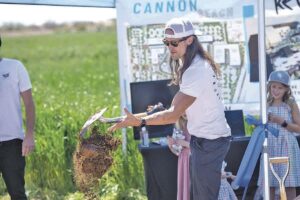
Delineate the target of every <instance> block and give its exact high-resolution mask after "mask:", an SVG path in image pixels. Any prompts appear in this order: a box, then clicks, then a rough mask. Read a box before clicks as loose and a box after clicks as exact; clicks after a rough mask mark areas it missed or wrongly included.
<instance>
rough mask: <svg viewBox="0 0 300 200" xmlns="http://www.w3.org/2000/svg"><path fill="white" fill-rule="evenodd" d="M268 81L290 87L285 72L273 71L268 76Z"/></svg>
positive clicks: (287, 75) (288, 78)
mask: <svg viewBox="0 0 300 200" xmlns="http://www.w3.org/2000/svg"><path fill="white" fill-rule="evenodd" d="M270 81H272V82H279V83H282V84H284V85H286V86H290V75H289V74H288V73H287V72H286V71H273V72H272V73H271V74H270V76H269V82H270Z"/></svg>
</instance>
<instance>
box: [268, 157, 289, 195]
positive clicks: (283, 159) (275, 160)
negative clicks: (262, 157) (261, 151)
mask: <svg viewBox="0 0 300 200" xmlns="http://www.w3.org/2000/svg"><path fill="white" fill-rule="evenodd" d="M269 162H270V167H271V171H272V173H273V175H274V176H275V177H276V179H277V180H278V182H279V187H280V200H286V192H285V187H284V181H285V179H286V177H287V175H288V173H289V168H290V165H289V157H274V158H269ZM273 164H286V165H287V167H286V172H285V174H284V176H283V177H282V179H281V178H280V177H279V175H278V174H277V173H276V172H275V170H274V168H273Z"/></svg>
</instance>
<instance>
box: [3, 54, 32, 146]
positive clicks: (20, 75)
mask: <svg viewBox="0 0 300 200" xmlns="http://www.w3.org/2000/svg"><path fill="white" fill-rule="evenodd" d="M29 89H31V82H30V79H29V75H28V73H27V71H26V69H25V67H24V65H23V64H22V63H21V62H20V61H18V60H14V59H7V58H3V59H2V60H0V142H2V141H7V140H12V139H16V138H20V139H24V131H23V128H22V112H21V111H22V109H21V96H20V95H21V94H20V93H21V92H24V91H26V90H29Z"/></svg>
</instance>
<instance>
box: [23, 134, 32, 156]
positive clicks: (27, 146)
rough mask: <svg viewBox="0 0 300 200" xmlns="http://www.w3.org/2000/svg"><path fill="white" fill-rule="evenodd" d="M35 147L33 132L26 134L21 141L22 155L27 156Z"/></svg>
mask: <svg viewBox="0 0 300 200" xmlns="http://www.w3.org/2000/svg"><path fill="white" fill-rule="evenodd" d="M34 147H35V142H34V137H33V134H26V135H25V138H24V140H23V143H22V156H28V155H29V154H30V153H31V152H32V151H33V150H34Z"/></svg>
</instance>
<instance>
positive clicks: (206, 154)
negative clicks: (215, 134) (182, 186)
mask: <svg viewBox="0 0 300 200" xmlns="http://www.w3.org/2000/svg"><path fill="white" fill-rule="evenodd" d="M230 139H231V137H221V138H218V139H214V140H208V139H204V138H197V137H195V136H192V137H191V142H190V148H191V156H190V180H191V195H190V196H191V200H217V199H218V195H219V189H220V184H221V168H222V162H223V161H224V159H225V156H226V154H227V152H228V149H229V146H230Z"/></svg>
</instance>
